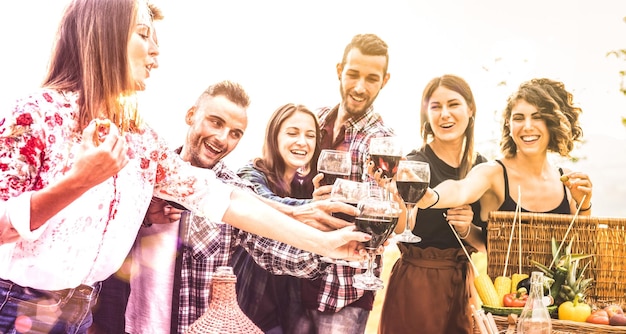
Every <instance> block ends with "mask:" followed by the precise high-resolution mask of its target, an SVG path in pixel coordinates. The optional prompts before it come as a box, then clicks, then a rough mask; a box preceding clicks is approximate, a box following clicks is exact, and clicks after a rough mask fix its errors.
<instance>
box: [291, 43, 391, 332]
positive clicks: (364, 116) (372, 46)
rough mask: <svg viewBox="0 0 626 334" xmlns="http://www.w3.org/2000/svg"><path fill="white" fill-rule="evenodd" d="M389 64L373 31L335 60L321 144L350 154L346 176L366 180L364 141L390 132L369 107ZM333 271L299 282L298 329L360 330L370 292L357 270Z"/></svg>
mask: <svg viewBox="0 0 626 334" xmlns="http://www.w3.org/2000/svg"><path fill="white" fill-rule="evenodd" d="M388 65H389V54H388V50H387V44H386V43H385V42H384V41H383V40H382V39H380V38H379V37H378V36H376V35H374V34H359V35H356V36H354V37H353V38H352V41H351V42H350V43H349V44H348V45H347V46H346V48H345V51H344V53H343V59H342V60H341V63H339V64H337V77H338V79H339V91H340V93H341V103H339V104H338V105H336V106H334V107H328V108H322V109H320V110H319V111H318V116H319V121H320V128H321V148H322V149H334V150H341V151H349V152H350V153H351V155H352V171H351V173H350V177H349V178H350V179H351V180H355V181H368V180H369V176H368V175H367V173H366V168H365V166H364V164H365V162H366V160H367V157H368V153H369V140H370V139H371V138H373V137H386V136H392V135H394V133H393V130H392V129H391V128H389V127H387V126H385V124H384V123H383V120H382V118H381V116H380V115H379V114H378V113H376V112H375V111H374V107H373V103H374V100H376V97H377V96H378V93H379V92H380V90H381V89H382V88H383V87H384V86H385V85H386V84H387V81H388V80H389V73H388V72H387V67H388ZM378 262H379V263H378V264H379V268H380V261H378ZM332 271H333V272H332V273H331V274H325V275H324V276H323V277H322V278H321V279H317V280H302V288H301V292H302V295H301V298H302V304H303V307H304V308H305V315H304V316H303V317H301V318H300V321H299V322H298V330H299V331H298V333H319V334H326V333H354V334H361V333H363V332H365V326H366V324H367V318H368V316H369V313H370V311H371V310H372V306H373V303H374V293H373V292H372V291H364V290H359V289H356V288H353V287H352V276H354V275H355V274H356V273H357V271H358V272H361V269H354V268H351V267H349V266H342V265H338V266H332Z"/></svg>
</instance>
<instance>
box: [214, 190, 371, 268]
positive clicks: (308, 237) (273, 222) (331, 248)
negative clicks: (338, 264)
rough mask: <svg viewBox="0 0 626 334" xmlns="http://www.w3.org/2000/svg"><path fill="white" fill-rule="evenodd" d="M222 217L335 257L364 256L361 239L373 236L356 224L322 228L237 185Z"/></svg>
mask: <svg viewBox="0 0 626 334" xmlns="http://www.w3.org/2000/svg"><path fill="white" fill-rule="evenodd" d="M222 221H224V222H226V223H228V224H230V225H232V226H235V227H237V228H240V229H242V230H245V231H248V232H251V233H255V234H258V235H261V236H264V237H267V238H270V239H274V240H278V241H281V242H284V243H286V244H290V245H292V246H294V247H297V248H300V249H303V250H306V251H310V252H313V253H316V254H320V255H324V256H329V257H333V258H352V259H360V256H359V250H360V249H361V248H362V245H361V244H360V242H364V241H367V240H369V239H371V236H370V235H368V234H366V233H362V232H357V231H356V230H355V229H354V227H353V226H348V227H344V228H342V229H339V230H335V231H330V232H322V231H320V230H318V229H316V228H313V227H310V226H307V225H305V224H302V223H300V222H298V221H297V220H295V219H293V218H290V217H288V216H287V215H285V214H283V213H281V212H279V211H277V210H275V209H273V208H272V207H270V206H268V205H266V204H265V203H263V202H262V201H261V200H260V199H258V198H256V197H255V196H254V195H252V194H250V193H247V192H244V191H241V190H239V189H234V190H233V191H232V193H231V197H230V203H229V206H228V208H227V209H226V213H225V214H224V217H223V219H222Z"/></svg>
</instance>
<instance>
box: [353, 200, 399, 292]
mask: <svg viewBox="0 0 626 334" xmlns="http://www.w3.org/2000/svg"><path fill="white" fill-rule="evenodd" d="M357 208H358V209H359V215H358V216H357V217H356V219H355V224H356V227H357V229H358V230H359V231H362V232H365V233H367V234H369V235H371V236H372V238H371V239H370V240H369V241H367V242H365V243H364V246H365V249H367V252H368V259H367V270H366V271H365V272H364V273H362V274H357V275H354V276H353V283H352V286H354V287H355V288H357V289H362V290H380V289H382V288H383V287H384V285H383V281H382V280H381V279H380V278H378V277H376V275H374V264H375V263H374V260H375V259H376V253H375V252H376V249H377V248H378V247H379V246H380V245H382V244H383V243H384V242H385V240H387V238H389V236H390V235H391V234H392V233H393V230H394V229H395V228H396V225H397V224H398V215H399V214H400V208H399V206H398V204H397V203H396V202H394V201H391V200H389V199H387V197H385V196H368V197H366V198H364V199H362V200H360V201H359V203H358V204H357Z"/></svg>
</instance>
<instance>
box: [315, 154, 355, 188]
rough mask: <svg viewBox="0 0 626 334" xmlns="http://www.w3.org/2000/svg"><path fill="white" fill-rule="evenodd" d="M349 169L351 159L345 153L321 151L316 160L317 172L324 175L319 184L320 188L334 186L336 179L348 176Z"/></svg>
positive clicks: (350, 167)
mask: <svg viewBox="0 0 626 334" xmlns="http://www.w3.org/2000/svg"><path fill="white" fill-rule="evenodd" d="M351 169H352V157H351V156H350V152H347V151H336V150H322V151H321V152H320V157H319V158H318V159H317V171H318V172H320V173H324V178H323V179H322V181H321V182H320V185H322V186H327V185H331V184H334V183H335V180H336V179H337V178H340V179H342V178H345V177H347V176H349V175H350V172H351Z"/></svg>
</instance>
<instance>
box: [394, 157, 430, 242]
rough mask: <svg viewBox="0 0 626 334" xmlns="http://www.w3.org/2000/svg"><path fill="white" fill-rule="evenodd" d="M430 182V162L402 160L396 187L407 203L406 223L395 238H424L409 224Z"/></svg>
mask: <svg viewBox="0 0 626 334" xmlns="http://www.w3.org/2000/svg"><path fill="white" fill-rule="evenodd" d="M429 184H430V166H429V165H428V163H426V162H422V161H408V160H402V161H400V163H399V164H398V174H397V176H396V187H397V188H398V193H399V194H400V197H402V199H403V200H404V204H405V205H406V224H405V225H404V231H403V232H402V233H401V234H398V235H396V237H395V240H397V241H401V242H409V243H416V242H420V241H422V238H420V237H419V236H417V235H415V234H413V232H412V231H411V228H410V227H409V226H410V225H411V223H412V222H414V221H415V216H414V213H413V208H414V207H415V204H416V203H417V202H419V200H420V199H421V198H422V197H423V196H424V194H426V190H427V189H428V185H429Z"/></svg>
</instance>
